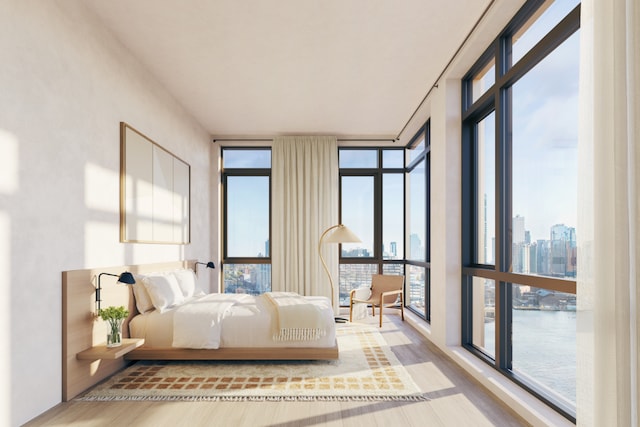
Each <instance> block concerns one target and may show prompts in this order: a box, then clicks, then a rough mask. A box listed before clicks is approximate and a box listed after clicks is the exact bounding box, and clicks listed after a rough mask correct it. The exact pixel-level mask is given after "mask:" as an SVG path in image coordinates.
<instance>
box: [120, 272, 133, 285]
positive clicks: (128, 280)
mask: <svg viewBox="0 0 640 427" xmlns="http://www.w3.org/2000/svg"><path fill="white" fill-rule="evenodd" d="M118 282H120V283H125V284H127V285H133V284H134V283H136V279H134V278H133V274H131V273H129V272H128V271H125V272H124V273H122V274H121V275H120V277H118Z"/></svg>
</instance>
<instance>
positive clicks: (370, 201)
mask: <svg viewBox="0 0 640 427" xmlns="http://www.w3.org/2000/svg"><path fill="white" fill-rule="evenodd" d="M339 162H340V222H341V223H342V224H344V225H346V226H347V227H349V228H350V229H351V230H352V231H353V232H354V233H355V234H356V235H357V236H358V237H359V238H360V240H362V242H361V243H345V244H342V245H341V252H340V279H339V282H340V305H349V292H350V291H351V289H356V288H358V287H360V286H370V285H371V275H372V274H377V273H383V274H400V275H402V274H404V247H405V245H404V171H405V169H404V149H402V148H393V149H386V148H384V149H383V148H340V149H339Z"/></svg>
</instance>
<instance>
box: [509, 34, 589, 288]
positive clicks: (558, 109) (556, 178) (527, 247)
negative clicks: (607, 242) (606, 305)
mask: <svg viewBox="0 0 640 427" xmlns="http://www.w3.org/2000/svg"><path fill="white" fill-rule="evenodd" d="M578 42H579V34H578V33H576V34H574V35H572V36H571V37H570V38H569V39H567V41H565V42H564V43H563V44H562V45H561V46H560V47H558V48H557V49H556V50H555V51H554V52H553V53H551V54H550V55H549V56H547V58H545V59H544V60H543V61H542V62H541V63H539V64H538V65H537V66H536V67H535V68H534V69H533V70H531V71H530V72H529V73H527V74H526V75H525V76H524V77H523V78H522V79H520V80H519V81H518V82H517V83H516V84H515V85H514V86H513V88H512V91H513V213H514V215H515V217H514V218H513V233H512V238H513V242H512V244H513V254H512V271H513V272H514V273H526V274H537V275H543V276H554V277H576V268H577V265H576V261H577V260H576V255H577V249H576V239H577V233H576V228H575V225H576V222H577V209H578V208H577V206H578V204H577V188H578V181H577V177H578V152H577V148H578V54H579V46H578Z"/></svg>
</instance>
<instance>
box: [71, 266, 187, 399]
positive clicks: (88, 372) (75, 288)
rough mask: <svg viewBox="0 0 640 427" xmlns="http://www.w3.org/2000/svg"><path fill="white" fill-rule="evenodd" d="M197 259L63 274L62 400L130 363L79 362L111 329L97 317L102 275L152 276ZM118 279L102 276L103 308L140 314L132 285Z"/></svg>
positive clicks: (125, 325)
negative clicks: (111, 306)
mask: <svg viewBox="0 0 640 427" xmlns="http://www.w3.org/2000/svg"><path fill="white" fill-rule="evenodd" d="M194 267H195V260H190V261H175V262H166V263H158V264H141V265H121V266H116V267H108V268H93V269H88V270H71V271H63V272H62V400H63V401H68V400H70V399H73V398H74V397H76V396H77V395H78V394H80V393H82V392H83V391H85V390H86V389H88V388H89V387H91V386H93V385H95V384H97V383H98V382H100V381H102V380H103V379H105V378H106V377H108V376H109V375H112V374H113V373H115V372H117V371H119V370H121V369H122V368H123V367H125V366H126V364H127V362H126V361H125V360H123V358H119V359H116V360H104V359H101V360H93V361H91V360H78V359H77V358H76V354H78V353H79V352H81V351H83V350H87V349H89V348H91V347H93V346H95V345H98V344H101V343H104V342H105V341H106V333H107V326H106V325H105V322H104V321H103V320H102V319H100V318H99V317H97V315H96V311H97V308H96V302H95V301H96V296H95V292H96V287H97V285H98V275H99V274H100V273H112V274H116V275H119V274H120V273H122V272H124V271H130V272H131V273H134V274H135V273H140V274H144V273H151V272H155V271H169V270H175V269H179V268H192V269H193V268H194ZM116 282H117V278H115V277H111V276H102V280H101V281H100V285H101V288H102V292H101V299H102V302H101V306H102V307H103V308H104V307H108V306H110V305H114V306H121V305H123V306H125V307H128V309H129V312H130V313H131V314H130V316H129V318H131V317H133V315H134V314H135V313H137V310H136V307H135V302H134V298H133V291H132V290H131V286H126V285H123V284H117V283H116ZM128 326H129V319H127V320H126V321H125V322H124V324H123V328H122V334H123V336H124V337H128V336H129V327H128Z"/></svg>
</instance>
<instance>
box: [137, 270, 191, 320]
mask: <svg viewBox="0 0 640 427" xmlns="http://www.w3.org/2000/svg"><path fill="white" fill-rule="evenodd" d="M142 283H143V284H144V287H145V288H146V290H147V292H148V293H149V296H150V297H151V302H152V303H153V306H154V307H155V308H156V310H158V311H160V313H164V312H165V311H166V310H167V309H169V308H171V307H174V306H176V305H179V304H182V303H183V302H184V295H183V293H182V290H181V289H180V285H179V284H178V280H177V279H176V276H175V275H174V274H172V273H168V274H162V273H157V274H150V275H147V276H145V277H144V278H143V279H142Z"/></svg>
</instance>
